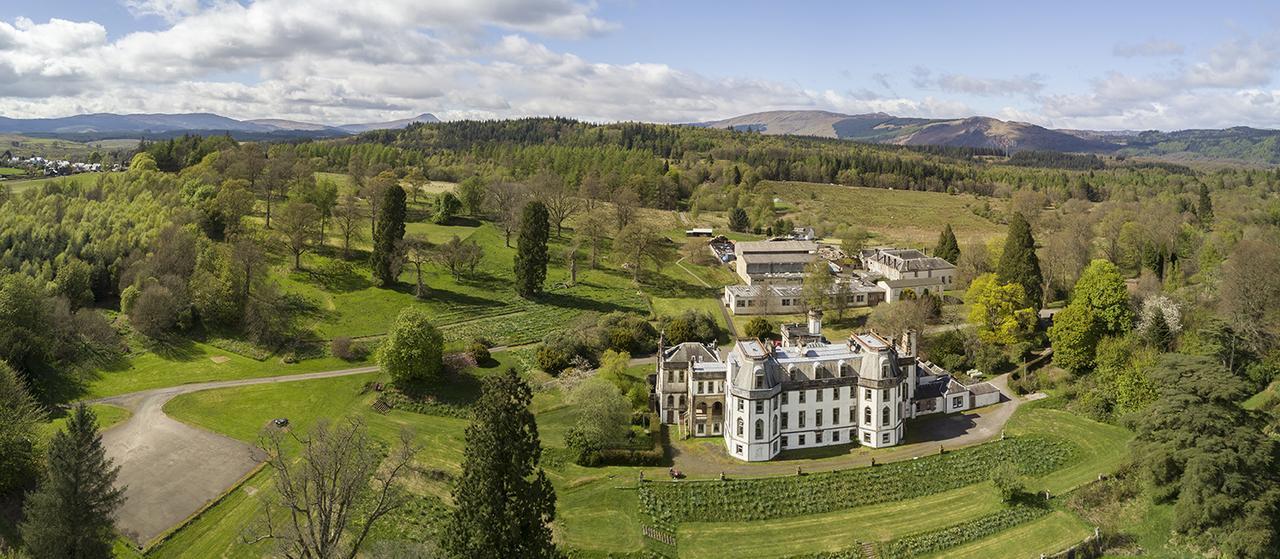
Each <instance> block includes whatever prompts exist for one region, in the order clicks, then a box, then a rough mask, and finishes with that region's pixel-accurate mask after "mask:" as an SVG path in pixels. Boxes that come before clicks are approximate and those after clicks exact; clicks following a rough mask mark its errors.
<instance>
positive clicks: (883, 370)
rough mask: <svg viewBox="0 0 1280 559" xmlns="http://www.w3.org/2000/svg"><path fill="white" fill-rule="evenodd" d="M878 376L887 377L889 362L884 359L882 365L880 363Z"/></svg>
mask: <svg viewBox="0 0 1280 559" xmlns="http://www.w3.org/2000/svg"><path fill="white" fill-rule="evenodd" d="M880 377H881V378H889V362H888V361H885V362H884V363H883V364H882V365H880Z"/></svg>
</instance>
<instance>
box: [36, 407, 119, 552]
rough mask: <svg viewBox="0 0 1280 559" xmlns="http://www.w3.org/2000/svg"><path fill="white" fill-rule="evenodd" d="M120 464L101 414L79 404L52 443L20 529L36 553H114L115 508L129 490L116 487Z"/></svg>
mask: <svg viewBox="0 0 1280 559" xmlns="http://www.w3.org/2000/svg"><path fill="white" fill-rule="evenodd" d="M119 472H120V467H119V466H116V465H114V464H112V462H111V460H110V459H109V458H107V455H106V450H104V449H103V447H102V436H101V435H100V434H99V433H98V418H97V416H95V415H94V413H93V411H91V410H90V409H89V408H88V407H86V406H85V405H84V404H80V405H78V406H76V408H75V410H73V411H72V412H71V418H70V420H69V421H68V422H67V426H66V428H65V429H63V430H62V431H60V432H58V433H57V434H56V435H54V436H53V440H52V441H51V442H50V443H49V474H48V477H47V478H45V480H44V481H43V482H42V483H41V484H40V488H39V489H37V490H36V491H35V492H34V493H32V494H31V495H30V496H29V497H28V498H27V502H26V505H25V507H24V510H23V512H24V516H25V517H26V520H25V521H23V523H22V527H21V531H22V539H23V540H24V541H25V542H26V544H27V548H28V550H29V551H30V552H31V555H32V556H33V557H36V558H37V559H43V558H46V557H47V558H49V559H55V558H56V559H91V558H92V559H99V558H105V557H111V555H112V552H111V547H112V542H113V541H114V540H115V535H116V532H115V526H114V522H113V519H114V516H115V511H116V509H117V508H119V507H120V505H121V504H122V503H123V502H124V490H123V489H120V488H116V487H115V482H116V475H117V474H118V473H119Z"/></svg>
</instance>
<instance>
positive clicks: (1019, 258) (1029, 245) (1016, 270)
mask: <svg viewBox="0 0 1280 559" xmlns="http://www.w3.org/2000/svg"><path fill="white" fill-rule="evenodd" d="M996 279H999V280H1000V283H1016V284H1018V285H1021V286H1022V291H1023V293H1025V294H1026V297H1027V305H1029V306H1031V307H1033V308H1035V309H1039V308H1040V306H1041V304H1042V301H1041V300H1040V298H1041V296H1042V295H1043V293H1042V292H1041V290H1040V285H1041V284H1042V283H1043V276H1041V274H1040V260H1039V259H1038V258H1036V240H1035V238H1033V237H1032V236H1031V224H1030V223H1027V219H1026V218H1025V217H1022V214H1019V213H1017V212H1014V214H1013V217H1012V218H1010V219H1009V233H1008V236H1006V237H1005V239H1004V254H1003V255H1001V256H1000V266H999V267H997V268H996Z"/></svg>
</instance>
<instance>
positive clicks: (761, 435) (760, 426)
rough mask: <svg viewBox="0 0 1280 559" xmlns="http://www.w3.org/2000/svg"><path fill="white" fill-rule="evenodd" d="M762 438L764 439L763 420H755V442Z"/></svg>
mask: <svg viewBox="0 0 1280 559" xmlns="http://www.w3.org/2000/svg"><path fill="white" fill-rule="evenodd" d="M763 438H764V420H762V419H757V420H756V440H757V441H758V440H760V439H763Z"/></svg>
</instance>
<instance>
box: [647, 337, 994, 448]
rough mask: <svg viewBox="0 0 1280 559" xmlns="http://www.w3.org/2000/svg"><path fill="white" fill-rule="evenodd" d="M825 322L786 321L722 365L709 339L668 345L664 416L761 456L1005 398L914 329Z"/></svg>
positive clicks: (889, 442) (876, 437) (887, 434)
mask: <svg viewBox="0 0 1280 559" xmlns="http://www.w3.org/2000/svg"><path fill="white" fill-rule="evenodd" d="M821 329H822V325H821V313H812V314H811V315H810V320H809V324H808V325H803V324H801V325H787V326H784V327H783V341H782V342H781V343H780V344H777V345H775V344H772V343H769V342H762V341H759V340H750V339H742V340H739V341H738V342H737V343H736V344H735V345H734V347H733V349H732V350H731V351H730V352H729V353H728V355H727V356H725V358H724V361H723V363H715V364H712V363H709V362H707V361H706V360H705V359H707V358H709V357H712V356H716V355H717V354H716V352H714V350H712V349H710V348H707V347H706V346H703V345H702V344H696V343H691V344H680V345H679V346H676V347H674V348H665V349H664V352H663V353H662V354H661V355H660V357H659V362H658V386H657V389H656V390H657V392H658V394H659V398H658V400H659V402H658V403H659V415H660V417H661V418H662V421H664V422H666V423H676V424H679V425H680V426H681V429H682V431H683V432H684V433H685V434H686V435H689V436H695V437H697V436H702V437H709V436H723V437H724V441H725V448H726V450H727V452H728V453H729V454H730V455H731V456H734V457H735V458H738V459H741V460H748V461H758V460H769V459H772V458H774V457H775V456H777V455H778V453H780V452H782V451H783V450H786V449H795V448H810V447H815V446H828V445H837V444H849V443H852V442H857V443H859V444H862V445H865V446H870V447H877V448H878V447H885V446H893V445H896V444H899V443H900V442H901V441H902V440H903V438H904V437H905V436H906V433H905V420H907V419H909V418H914V417H917V416H920V415H924V414H929V413H937V412H945V413H950V412H954V411H960V410H967V409H971V408H974V407H980V406H985V405H989V404H993V403H996V402H998V401H999V399H1000V392H999V391H998V390H997V389H995V387H993V386H991V385H989V384H987V383H980V384H975V385H971V386H965V385H963V384H961V383H959V382H957V381H955V380H954V379H952V378H951V376H950V375H948V374H946V372H945V371H943V370H942V369H941V368H939V367H937V366H936V365H933V364H932V363H929V362H927V361H921V360H920V359H919V358H918V357H917V355H916V336H915V334H914V333H909V334H907V335H904V336H903V338H902V339H900V340H896V341H893V342H891V341H889V340H886V339H885V338H882V337H880V336H878V335H876V334H873V333H868V334H858V335H855V336H852V337H850V339H849V340H847V341H845V342H843V343H831V342H828V341H827V340H826V339H825V338H824V337H822V334H821ZM694 355H696V356H698V357H695V358H691V357H690V356H694ZM682 373H683V374H682ZM681 379H684V382H679V381H680V380H681ZM664 381H669V382H664ZM681 391H683V393H680V392H681ZM682 402H692V403H691V404H689V405H687V406H686V405H684V404H682Z"/></svg>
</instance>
